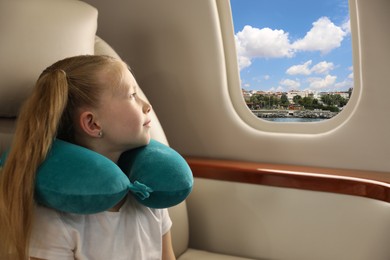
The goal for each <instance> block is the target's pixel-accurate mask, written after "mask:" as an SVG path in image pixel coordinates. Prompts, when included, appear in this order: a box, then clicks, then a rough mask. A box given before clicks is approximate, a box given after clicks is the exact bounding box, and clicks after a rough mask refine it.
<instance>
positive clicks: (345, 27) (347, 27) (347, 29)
mask: <svg viewBox="0 0 390 260" xmlns="http://www.w3.org/2000/svg"><path fill="white" fill-rule="evenodd" d="M341 28H342V29H343V30H344V32H345V33H346V34H351V21H350V19H348V20H347V21H346V22H345V23H343V24H342V25H341Z"/></svg>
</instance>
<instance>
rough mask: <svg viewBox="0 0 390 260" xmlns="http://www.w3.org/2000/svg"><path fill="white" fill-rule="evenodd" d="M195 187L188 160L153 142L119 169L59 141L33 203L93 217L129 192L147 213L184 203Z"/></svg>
mask: <svg viewBox="0 0 390 260" xmlns="http://www.w3.org/2000/svg"><path fill="white" fill-rule="evenodd" d="M4 160H5V156H3V158H2V160H1V161H4ZM0 163H1V162H0ZM192 185H193V177H192V172H191V169H190V168H189V166H188V164H187V162H186V161H185V160H184V158H183V157H182V156H180V154H179V153H177V152H176V151H175V150H173V149H171V148H170V147H168V146H166V145H164V144H162V143H159V142H157V141H155V140H151V141H150V143H149V144H148V145H146V146H143V147H139V148H136V149H132V150H128V151H126V152H124V153H122V155H121V156H120V158H119V161H118V164H115V163H113V162H112V161H111V160H109V159H108V158H106V157H105V156H103V155H101V154H99V153H96V152H94V151H92V150H89V149H87V148H84V147H81V146H78V145H75V144H72V143H68V142H65V141H62V140H59V139H56V140H55V141H54V142H53V145H52V147H51V150H50V152H49V153H48V155H47V157H46V159H45V161H44V162H43V163H42V164H41V165H40V167H39V169H38V172H37V175H36V184H35V199H36V201H37V202H38V203H40V204H42V205H44V206H47V207H50V208H54V209H56V210H59V211H63V212H69V213H76V214H93V213H98V212H102V211H105V210H108V209H110V208H112V207H113V206H115V205H116V204H117V203H119V202H120V201H121V200H122V199H123V198H124V197H125V196H126V195H127V194H128V193H129V192H130V193H131V194H132V195H133V196H134V197H135V199H136V200H137V201H139V202H140V203H141V204H143V205H145V206H147V207H150V208H168V207H171V206H174V205H177V204H179V203H180V202H182V201H183V200H184V199H185V198H186V197H187V196H188V195H189V193H190V192H191V190H192Z"/></svg>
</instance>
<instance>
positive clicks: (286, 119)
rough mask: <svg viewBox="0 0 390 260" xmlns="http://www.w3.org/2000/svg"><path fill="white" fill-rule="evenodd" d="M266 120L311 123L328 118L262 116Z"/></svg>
mask: <svg viewBox="0 0 390 260" xmlns="http://www.w3.org/2000/svg"><path fill="white" fill-rule="evenodd" d="M262 119H264V120H266V121H272V122H279V123H292V122H298V123H310V122H319V121H324V120H326V118H300V117H276V118H262Z"/></svg>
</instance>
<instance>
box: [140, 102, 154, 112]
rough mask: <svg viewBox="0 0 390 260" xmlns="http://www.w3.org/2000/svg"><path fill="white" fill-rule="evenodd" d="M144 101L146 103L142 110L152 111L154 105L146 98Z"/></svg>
mask: <svg viewBox="0 0 390 260" xmlns="http://www.w3.org/2000/svg"><path fill="white" fill-rule="evenodd" d="M142 102H143V103H144V104H143V108H142V111H143V112H144V113H145V114H147V113H149V112H150V111H152V105H151V104H149V102H146V101H144V100H142Z"/></svg>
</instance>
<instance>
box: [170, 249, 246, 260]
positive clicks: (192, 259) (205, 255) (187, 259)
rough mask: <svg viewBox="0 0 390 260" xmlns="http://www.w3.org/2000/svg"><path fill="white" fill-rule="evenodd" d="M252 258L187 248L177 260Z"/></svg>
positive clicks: (244, 259) (243, 259)
mask: <svg viewBox="0 0 390 260" xmlns="http://www.w3.org/2000/svg"><path fill="white" fill-rule="evenodd" d="M198 259H199V260H253V259H252V258H242V257H236V256H228V255H222V254H215V253H210V252H207V251H202V250H195V249H188V250H187V251H186V252H185V253H184V254H183V255H181V256H180V257H179V258H178V259H177V260H198Z"/></svg>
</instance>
